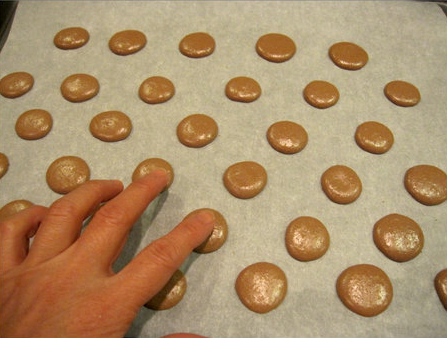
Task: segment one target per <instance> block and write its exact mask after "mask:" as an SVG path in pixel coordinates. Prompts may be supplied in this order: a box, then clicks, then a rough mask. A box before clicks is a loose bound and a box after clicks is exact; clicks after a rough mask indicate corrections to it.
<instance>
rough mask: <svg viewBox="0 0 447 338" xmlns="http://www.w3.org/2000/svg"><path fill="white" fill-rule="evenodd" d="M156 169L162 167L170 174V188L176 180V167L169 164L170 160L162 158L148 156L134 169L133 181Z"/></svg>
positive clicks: (167, 186) (167, 185)
mask: <svg viewBox="0 0 447 338" xmlns="http://www.w3.org/2000/svg"><path fill="white" fill-rule="evenodd" d="M156 169H162V170H164V171H165V172H166V174H167V175H168V183H167V184H166V189H167V188H169V187H170V186H171V184H172V182H173V181H174V169H173V168H172V166H171V165H170V164H169V162H167V161H165V160H163V159H162V158H148V159H146V160H144V161H143V162H141V163H140V164H139V165H138V166H137V167H136V168H135V170H134V172H133V174H132V182H135V181H137V180H139V179H140V178H142V177H143V176H146V175H147V174H150V173H151V172H152V171H154V170H156Z"/></svg>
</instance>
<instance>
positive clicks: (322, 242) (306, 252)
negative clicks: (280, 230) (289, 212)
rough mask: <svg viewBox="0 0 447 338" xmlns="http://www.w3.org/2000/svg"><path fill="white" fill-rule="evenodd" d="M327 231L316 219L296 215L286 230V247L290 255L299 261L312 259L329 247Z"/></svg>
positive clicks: (321, 254)
mask: <svg viewBox="0 0 447 338" xmlns="http://www.w3.org/2000/svg"><path fill="white" fill-rule="evenodd" d="M329 243H330V239H329V233H328V231H327V229H326V227H325V226H324V224H323V223H321V222H320V221H319V220H318V219H316V218H313V217H307V216H303V217H298V218H296V219H294V220H293V221H292V222H291V223H290V224H289V226H288V227H287V230H286V248H287V251H288V252H289V254H290V256H292V257H293V258H295V259H298V260H300V261H305V262H307V261H312V260H315V259H318V258H320V257H321V256H323V255H324V254H325V253H326V251H327V250H328V249H329Z"/></svg>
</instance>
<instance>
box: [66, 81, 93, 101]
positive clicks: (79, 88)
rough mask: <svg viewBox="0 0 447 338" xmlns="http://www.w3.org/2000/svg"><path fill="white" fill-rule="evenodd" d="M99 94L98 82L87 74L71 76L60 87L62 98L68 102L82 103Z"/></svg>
mask: <svg viewBox="0 0 447 338" xmlns="http://www.w3.org/2000/svg"><path fill="white" fill-rule="evenodd" d="M98 92H99V82H98V80H97V79H96V78H95V77H93V76H91V75H88V74H73V75H70V76H69V77H67V78H66V79H65V80H64V81H63V82H62V85H61V93H62V96H63V97H64V98H65V99H66V100H68V101H70V102H83V101H87V100H89V99H91V98H92V97H95V96H96V94H98Z"/></svg>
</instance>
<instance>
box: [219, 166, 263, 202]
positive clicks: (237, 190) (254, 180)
mask: <svg viewBox="0 0 447 338" xmlns="http://www.w3.org/2000/svg"><path fill="white" fill-rule="evenodd" d="M223 182H224V185H225V187H226V188H227V190H228V191H229V192H230V194H232V195H233V196H235V197H237V198H242V199H247V198H253V197H255V196H256V195H257V194H259V193H260V192H261V191H262V190H263V189H264V187H265V185H266V184H267V172H266V171H265V169H264V167H263V166H262V165H260V164H259V163H256V162H252V161H245V162H239V163H235V164H233V165H231V166H230V167H228V169H227V170H226V171H225V173H224V175H223Z"/></svg>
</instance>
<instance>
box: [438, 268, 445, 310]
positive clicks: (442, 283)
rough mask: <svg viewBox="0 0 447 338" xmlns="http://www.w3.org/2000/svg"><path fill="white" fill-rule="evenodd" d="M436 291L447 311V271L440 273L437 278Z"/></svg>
mask: <svg viewBox="0 0 447 338" xmlns="http://www.w3.org/2000/svg"><path fill="white" fill-rule="evenodd" d="M435 289H436V293H437V294H438V297H439V300H440V301H441V303H442V305H444V308H445V309H446V310H447V269H444V270H442V271H439V272H438V274H437V275H436V277H435Z"/></svg>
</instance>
